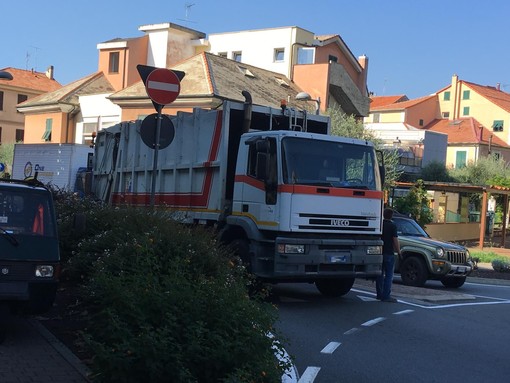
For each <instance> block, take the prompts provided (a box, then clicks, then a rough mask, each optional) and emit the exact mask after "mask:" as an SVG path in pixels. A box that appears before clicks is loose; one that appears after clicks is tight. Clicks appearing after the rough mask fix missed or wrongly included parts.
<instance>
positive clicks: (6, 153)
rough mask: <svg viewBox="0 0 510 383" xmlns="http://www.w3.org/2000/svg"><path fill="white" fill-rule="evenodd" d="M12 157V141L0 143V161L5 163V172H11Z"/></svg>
mask: <svg viewBox="0 0 510 383" xmlns="http://www.w3.org/2000/svg"><path fill="white" fill-rule="evenodd" d="M13 157H14V142H7V143H2V144H1V145H0V162H1V163H2V164H4V165H5V171H4V172H5V174H8V173H10V174H12V161H13Z"/></svg>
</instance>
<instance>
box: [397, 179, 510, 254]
mask: <svg viewBox="0 0 510 383" xmlns="http://www.w3.org/2000/svg"><path fill="white" fill-rule="evenodd" d="M413 186H414V184H413V183H408V182H397V183H396V187H399V188H411V187H413ZM423 186H424V187H425V189H426V190H433V191H441V192H445V193H446V192H451V193H462V192H464V193H473V194H476V193H478V194H482V211H481V212H480V237H479V242H478V243H479V245H478V246H479V247H480V248H483V243H484V239H485V225H486V219H487V218H486V217H487V195H488V194H496V195H503V196H504V198H503V206H504V209H503V223H506V220H507V211H508V196H509V195H510V188H507V187H502V186H494V185H487V186H476V185H471V184H462V183H453V182H432V181H423ZM505 239H506V225H505V224H503V228H502V232H501V247H505Z"/></svg>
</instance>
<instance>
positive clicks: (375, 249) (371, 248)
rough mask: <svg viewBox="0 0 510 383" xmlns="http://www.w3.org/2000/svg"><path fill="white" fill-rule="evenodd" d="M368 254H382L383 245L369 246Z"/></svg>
mask: <svg viewBox="0 0 510 383" xmlns="http://www.w3.org/2000/svg"><path fill="white" fill-rule="evenodd" d="M367 254H372V255H376V254H382V246H367Z"/></svg>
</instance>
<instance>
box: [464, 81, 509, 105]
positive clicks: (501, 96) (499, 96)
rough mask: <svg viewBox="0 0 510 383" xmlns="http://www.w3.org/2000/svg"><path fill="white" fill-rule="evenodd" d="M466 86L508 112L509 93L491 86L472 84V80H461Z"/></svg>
mask: <svg viewBox="0 0 510 383" xmlns="http://www.w3.org/2000/svg"><path fill="white" fill-rule="evenodd" d="M462 82H463V83H464V84H466V85H467V86H468V87H470V88H471V89H473V90H474V91H475V92H477V93H478V94H480V95H481V96H483V97H485V98H486V99H488V100H489V101H491V102H492V103H494V104H495V105H497V106H499V107H500V108H502V109H504V110H505V111H507V112H510V94H509V93H506V92H503V91H502V90H498V89H497V88H496V87H493V86H484V85H478V84H474V83H472V82H467V81H462Z"/></svg>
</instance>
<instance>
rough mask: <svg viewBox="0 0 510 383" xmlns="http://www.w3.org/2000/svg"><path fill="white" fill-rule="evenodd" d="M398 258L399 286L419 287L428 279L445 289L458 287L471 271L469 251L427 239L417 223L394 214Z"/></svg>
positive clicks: (426, 235) (428, 237)
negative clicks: (398, 250) (400, 282)
mask: <svg viewBox="0 0 510 383" xmlns="http://www.w3.org/2000/svg"><path fill="white" fill-rule="evenodd" d="M393 222H395V224H396V225H397V232H398V236H399V241H400V249H401V253H402V255H401V257H398V258H397V260H396V263H395V272H396V273H399V274H400V276H401V278H402V283H403V284H404V285H408V286H423V285H424V284H425V282H426V281H427V280H429V279H431V280H440V281H441V283H442V284H443V285H444V286H445V287H460V286H462V285H463V284H464V282H465V281H466V277H467V276H468V275H469V274H470V273H471V271H472V270H473V262H472V259H471V256H470V255H469V251H468V250H467V249H466V248H465V247H464V246H461V245H457V244H455V243H450V242H443V241H440V240H435V239H432V238H430V236H429V235H428V234H427V232H426V231H425V230H423V229H422V228H421V226H420V225H418V223H417V222H416V221H415V220H414V219H412V218H410V217H408V216H405V215H402V214H397V213H395V214H394V215H393Z"/></svg>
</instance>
